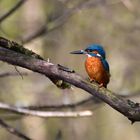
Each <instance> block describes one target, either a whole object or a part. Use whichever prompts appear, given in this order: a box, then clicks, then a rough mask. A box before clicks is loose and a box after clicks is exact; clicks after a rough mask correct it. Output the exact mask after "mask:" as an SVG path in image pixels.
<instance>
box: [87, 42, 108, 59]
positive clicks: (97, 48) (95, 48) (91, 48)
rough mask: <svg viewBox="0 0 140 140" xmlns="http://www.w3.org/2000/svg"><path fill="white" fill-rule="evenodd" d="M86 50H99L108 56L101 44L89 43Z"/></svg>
mask: <svg viewBox="0 0 140 140" xmlns="http://www.w3.org/2000/svg"><path fill="white" fill-rule="evenodd" d="M85 51H91V52H92V51H98V53H99V54H100V55H101V56H102V57H103V58H104V59H105V58H106V54H105V51H104V49H103V47H102V46H101V45H99V44H91V45H89V46H88V47H87V48H86V49H85Z"/></svg>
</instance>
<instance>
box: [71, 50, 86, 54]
mask: <svg viewBox="0 0 140 140" xmlns="http://www.w3.org/2000/svg"><path fill="white" fill-rule="evenodd" d="M70 54H86V52H85V51H84V50H78V51H73V52H70Z"/></svg>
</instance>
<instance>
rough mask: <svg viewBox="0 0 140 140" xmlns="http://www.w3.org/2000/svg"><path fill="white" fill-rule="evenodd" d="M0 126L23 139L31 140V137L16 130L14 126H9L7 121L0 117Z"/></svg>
mask: <svg viewBox="0 0 140 140" xmlns="http://www.w3.org/2000/svg"><path fill="white" fill-rule="evenodd" d="M0 126H1V127H3V128H5V129H6V130H7V131H9V132H10V133H12V134H14V135H16V136H18V137H20V138H22V139H24V140H31V138H29V137H27V136H26V135H24V134H22V133H21V132H19V131H18V130H16V129H15V128H13V127H11V126H9V125H8V124H7V123H5V122H4V121H3V120H2V119H0Z"/></svg>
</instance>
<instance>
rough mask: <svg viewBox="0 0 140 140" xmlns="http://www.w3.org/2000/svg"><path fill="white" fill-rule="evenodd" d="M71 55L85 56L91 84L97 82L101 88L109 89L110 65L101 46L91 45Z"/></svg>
mask: <svg viewBox="0 0 140 140" xmlns="http://www.w3.org/2000/svg"><path fill="white" fill-rule="evenodd" d="M70 53H71V54H85V55H86V56H87V58H86V61H85V69H86V72H87V74H88V76H89V79H90V82H93V81H95V82H97V83H98V84H99V87H102V86H104V87H105V88H106V87H107V84H108V83H109V80H110V70H109V64H108V62H107V60H106V53H105V50H104V49H103V47H102V46H101V45H99V44H91V45H89V46H88V47H87V48H86V49H84V50H78V51H73V52H70Z"/></svg>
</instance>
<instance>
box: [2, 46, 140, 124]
mask: <svg viewBox="0 0 140 140" xmlns="http://www.w3.org/2000/svg"><path fill="white" fill-rule="evenodd" d="M1 46H2V45H1ZM0 60H1V61H5V62H7V63H9V64H12V65H17V66H21V67H23V68H27V69H29V70H32V71H34V72H38V73H41V74H44V75H45V76H47V77H48V78H49V79H52V78H53V79H61V80H64V81H66V82H68V83H70V84H72V85H74V86H76V87H78V88H81V89H83V90H85V91H87V92H88V93H89V94H91V95H93V96H96V97H98V98H99V99H101V100H102V101H104V102H106V103H107V104H108V105H110V106H111V107H112V108H114V109H115V110H117V111H119V112H120V113H122V114H123V115H124V116H126V117H127V118H128V119H129V120H131V121H132V122H135V121H140V105H139V103H134V102H132V101H130V100H126V99H123V98H121V97H118V96H117V95H115V94H114V93H112V92H111V91H109V90H108V89H106V88H99V86H98V85H97V84H96V83H93V84H91V83H89V82H87V81H86V80H85V79H84V78H82V77H81V76H80V75H78V74H77V73H70V72H67V71H64V70H61V69H59V67H58V65H54V64H52V63H49V62H46V61H44V60H39V59H36V58H33V57H31V56H26V55H24V54H21V53H17V52H15V51H12V50H8V49H6V48H0Z"/></svg>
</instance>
